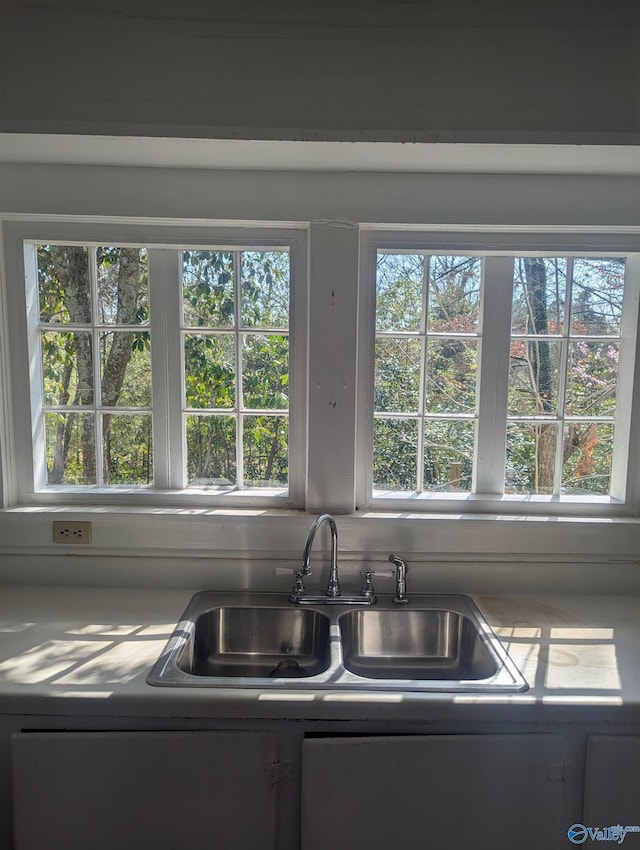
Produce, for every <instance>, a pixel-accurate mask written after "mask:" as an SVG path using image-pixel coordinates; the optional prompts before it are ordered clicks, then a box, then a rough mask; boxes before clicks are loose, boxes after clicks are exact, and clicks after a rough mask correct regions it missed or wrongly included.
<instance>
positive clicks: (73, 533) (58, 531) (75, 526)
mask: <svg viewBox="0 0 640 850" xmlns="http://www.w3.org/2000/svg"><path fill="white" fill-rule="evenodd" d="M53 542H54V543H64V544H66V545H74V544H76V543H91V523H90V522H77V521H75V520H74V521H68V522H65V521H60V520H56V521H55V522H54V523H53Z"/></svg>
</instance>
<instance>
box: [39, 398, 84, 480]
mask: <svg viewBox="0 0 640 850" xmlns="http://www.w3.org/2000/svg"><path fill="white" fill-rule="evenodd" d="M44 422H45V432H46V443H47V484H83V485H87V484H95V483H96V445H95V431H94V423H95V420H94V415H93V413H45V416H44Z"/></svg>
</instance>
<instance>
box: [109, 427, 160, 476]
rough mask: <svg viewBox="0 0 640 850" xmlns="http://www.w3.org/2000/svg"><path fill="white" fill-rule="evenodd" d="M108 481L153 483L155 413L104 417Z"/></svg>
mask: <svg viewBox="0 0 640 850" xmlns="http://www.w3.org/2000/svg"><path fill="white" fill-rule="evenodd" d="M102 441H103V443H102V456H103V477H104V483H105V484H106V485H107V486H109V485H112V486H115V485H118V484H128V485H136V484H138V485H139V484H150V483H151V482H152V479H153V453H152V447H151V416H150V415H149V414H146V415H143V414H141V415H137V416H127V415H124V414H123V415H120V416H113V415H105V416H103V417H102Z"/></svg>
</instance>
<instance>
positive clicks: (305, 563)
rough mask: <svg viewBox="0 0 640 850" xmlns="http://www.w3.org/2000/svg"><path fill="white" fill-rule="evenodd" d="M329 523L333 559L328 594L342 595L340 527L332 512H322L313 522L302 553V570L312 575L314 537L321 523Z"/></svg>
mask: <svg viewBox="0 0 640 850" xmlns="http://www.w3.org/2000/svg"><path fill="white" fill-rule="evenodd" d="M325 522H326V523H327V524H328V526H329V530H330V532H331V560H330V566H329V583H328V584H327V591H326V592H327V596H331V597H336V596H340V593H341V591H340V580H339V578H338V527H337V526H336V521H335V519H334V518H333V517H332V516H331V515H330V514H322V515H321V516H319V517H318V518H317V519H315V520H314V521H313V523H312V524H311V528H310V529H309V532H308V534H307V540H306V542H305V544H304V552H303V553H302V567H301V570H300V572H301V573H302V575H303V576H308V575H311V563H310V559H311V547H312V546H313V539H314V537H315V536H316V531H317V530H318V529H319V528H320V526H321V525H323V524H324V523H325Z"/></svg>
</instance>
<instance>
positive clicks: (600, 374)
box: [566, 340, 620, 416]
mask: <svg viewBox="0 0 640 850" xmlns="http://www.w3.org/2000/svg"><path fill="white" fill-rule="evenodd" d="M619 359H620V350H619V348H618V345H617V343H614V342H587V340H580V341H579V342H575V343H571V344H570V346H569V373H568V380H567V399H566V408H567V413H569V414H573V415H574V416H614V415H615V410H616V390H617V381H618V361H619Z"/></svg>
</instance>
